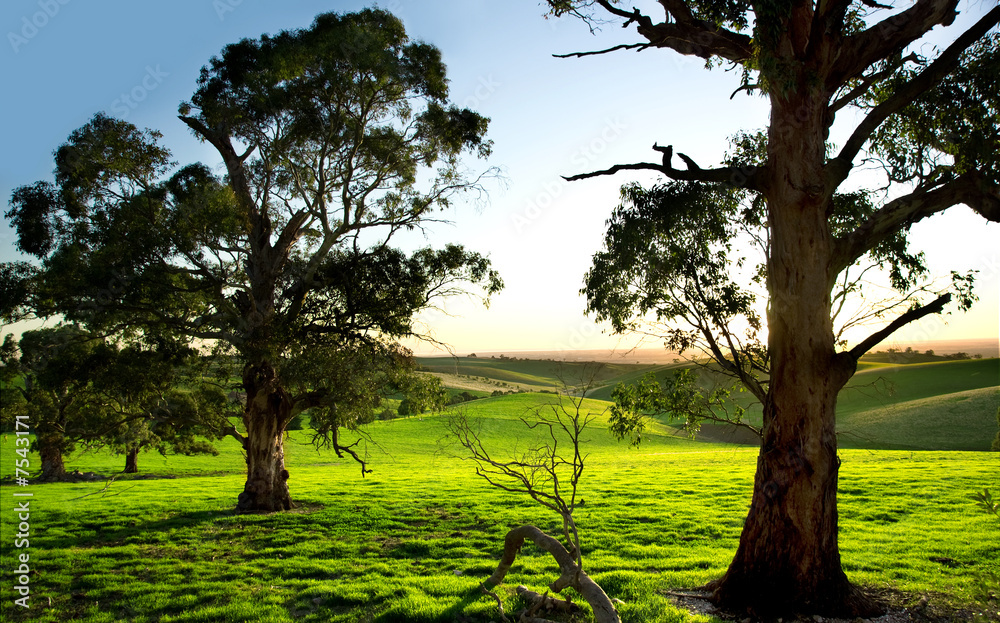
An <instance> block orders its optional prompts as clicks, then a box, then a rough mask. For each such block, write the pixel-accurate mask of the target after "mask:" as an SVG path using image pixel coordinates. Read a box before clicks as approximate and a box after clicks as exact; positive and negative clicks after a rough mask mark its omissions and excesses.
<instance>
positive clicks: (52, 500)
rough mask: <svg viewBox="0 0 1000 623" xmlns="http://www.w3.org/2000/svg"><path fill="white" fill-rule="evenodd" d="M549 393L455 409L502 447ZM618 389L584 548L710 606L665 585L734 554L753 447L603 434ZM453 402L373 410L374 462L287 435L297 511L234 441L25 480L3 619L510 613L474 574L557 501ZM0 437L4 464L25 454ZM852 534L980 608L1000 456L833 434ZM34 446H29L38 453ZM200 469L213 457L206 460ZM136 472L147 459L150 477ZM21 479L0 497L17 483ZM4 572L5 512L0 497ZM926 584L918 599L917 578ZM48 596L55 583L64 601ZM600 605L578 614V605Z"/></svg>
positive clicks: (482, 621) (865, 549)
mask: <svg viewBox="0 0 1000 623" xmlns="http://www.w3.org/2000/svg"><path fill="white" fill-rule="evenodd" d="M557 400H559V399H558V398H557V397H556V396H553V395H551V394H520V395H513V396H504V397H498V398H488V399H484V400H480V401H474V402H471V403H465V404H464V405H462V406H461V407H460V409H461V410H462V412H463V413H464V414H465V416H466V417H467V418H468V419H469V420H470V421H471V422H473V423H474V424H475V425H476V426H478V427H479V430H480V431H481V432H482V438H483V441H484V443H485V444H488V446H489V447H490V448H492V449H494V450H495V451H496V452H497V453H499V454H504V453H508V452H514V451H520V450H523V449H525V448H527V447H529V446H530V445H532V444H534V443H536V442H537V441H538V437H537V436H535V435H534V434H532V433H530V432H529V431H527V430H526V429H525V427H524V426H523V424H522V423H521V422H520V418H522V417H527V418H530V417H531V416H532V414H533V413H534V412H535V410H536V409H546V408H550V407H551V406H552V405H557V404H558V403H557ZM607 406H608V403H606V402H602V401H596V400H593V401H588V402H586V403H585V408H586V409H588V410H590V411H591V412H593V413H594V414H595V415H597V416H598V421H595V422H594V425H593V426H592V427H591V428H590V429H588V433H589V434H588V441H587V443H586V444H585V451H586V452H587V455H588V458H587V468H586V471H585V475H584V480H583V482H582V490H581V494H582V497H583V498H584V499H585V501H586V502H585V504H584V506H582V507H581V508H580V510H579V511H578V514H577V519H578V522H579V525H580V527H581V530H583V546H584V561H585V565H586V566H587V568H588V570H589V572H590V573H591V574H592V575H593V576H594V577H595V579H597V580H598V581H599V582H600V583H601V584H602V585H603V586H604V588H605V589H606V590H607V591H608V593H609V595H611V596H612V597H615V598H617V599H620V600H622V601H623V602H624V603H623V604H622V605H621V606H620V610H621V614H622V618H623V621H625V622H627V623H666V622H670V623H673V622H681V621H707V620H708V619H706V618H704V617H699V618H695V619H692V618H690V617H688V615H687V614H686V613H683V612H681V611H679V610H677V609H676V608H675V607H674V606H673V605H671V603H670V601H669V597H668V595H667V594H666V592H665V591H667V590H669V589H671V588H683V587H692V586H696V585H699V584H701V583H704V582H705V581H707V580H709V579H711V578H713V577H717V576H719V575H720V574H721V573H723V572H724V570H725V568H726V566H727V564H728V562H729V560H730V559H731V557H732V555H733V552H734V550H735V547H736V544H737V540H738V537H739V532H740V529H741V526H742V522H743V518H744V516H745V514H746V510H747V506H748V503H749V496H750V492H751V487H752V481H753V469H754V465H755V462H756V450H755V449H753V448H739V447H733V446H726V445H719V444H708V443H703V442H698V441H691V440H688V439H686V438H679V437H675V436H672V435H670V434H668V429H666V428H659V427H654V430H653V431H651V432H650V433H649V434H647V435H644V440H643V443H642V445H641V446H640V447H639V448H638V449H633V448H628V447H627V446H626V445H625V444H622V443H619V442H617V441H616V440H614V439H613V438H612V437H611V436H610V435H609V434H608V432H607V428H606V425H605V424H606V423H605V422H604V421H601V418H603V417H604V416H603V415H601V414H602V413H603V412H604V410H605V408H606V407H607ZM448 417H449V416H448V414H444V415H424V416H421V417H409V418H402V419H398V420H393V421H390V422H377V423H375V424H373V425H372V426H370V427H369V428H368V431H369V432H370V434H371V436H372V438H373V439H374V440H376V441H377V442H378V444H379V446H380V449H376V448H370V450H371V451H372V455H371V459H372V464H373V466H374V467H375V472H374V473H373V474H370V475H369V476H368V477H366V478H361V476H360V470H359V469H358V467H357V465H356V464H355V463H354V462H353V461H351V460H350V459H338V458H337V457H336V456H334V455H333V454H332V453H330V452H326V451H322V452H317V451H316V450H314V449H312V448H311V446H309V445H308V444H307V443H306V436H307V432H306V431H294V432H292V433H291V435H290V437H289V440H288V442H287V444H286V447H287V455H288V466H289V471H290V473H291V478H290V481H289V482H290V486H291V488H292V496H293V498H294V499H295V500H296V501H297V502H298V503H299V505H300V507H299V509H298V510H296V511H295V512H292V513H283V514H281V513H279V514H265V515H234V514H233V512H232V508H233V506H234V502H235V498H236V495H237V494H238V493H239V491H240V490H242V486H243V481H244V475H243V463H242V456H241V453H240V451H239V448H238V447H237V444H236V443H235V442H233V441H231V440H225V441H224V442H223V443H222V444H220V449H221V450H222V454H221V455H220V456H219V457H190V458H189V457H168V458H167V459H162V458H157V457H154V456H152V455H144V456H143V458H142V460H141V463H140V465H141V466H142V467H143V469H144V472H145V475H146V476H148V475H151V474H157V473H158V474H159V475H160V476H170V475H173V474H186V476H183V477H180V478H152V479H145V480H144V479H141V478H133V477H123V478H122V479H120V480H118V481H116V482H114V483H112V484H111V485H110V488H109V490H108V491H107V492H106V493H105V494H101V493H100V491H101V489H102V487H104V483H103V482H98V483H81V484H56V485H31V486H29V487H27V488H18V491H19V492H23V491H31V492H32V493H33V494H34V497H33V498H32V500H31V504H32V514H31V522H32V530H33V536H32V540H31V549H30V552H31V555H32V558H31V560H32V569H33V571H32V578H31V582H32V593H31V595H32V601H31V603H32V604H33V606H32V610H31V611H30V612H28V613H25V612H23V611H21V609H19V608H16V609H15V608H12V607H11V606H10V604H11V603H12V600H13V599H14V597H15V595H14V594H13V593H12V590H11V586H12V585H11V583H10V581H9V577H10V576H9V575H5V576H4V577H5V580H4V581H3V582H2V583H0V606H2V608H3V611H2V618H3V620H4V621H12V622H13V621H17V622H20V621H29V620H30V621H69V620H73V621H89V622H102V623H103V622H107V623H111V622H117V621H135V622H139V623H146V622H148V623H152V622H154V621H155V622H158V623H171V622H182V621H183V622H196V621H198V622H205V623H208V622H212V623H220V622H222V623H229V622H251V621H269V622H279V621H280V622H291V621H304V622H309V623H319V622H326V621H334V622H344V623H347V622H351V623H355V622H357V621H372V622H379V623H390V622H392V623H396V622H399V623H403V622H417V623H421V622H423V623H452V622H453V621H456V620H463V621H467V622H468V623H486V622H487V621H496V620H497V619H498V613H497V609H496V605H495V603H494V602H492V601H491V600H490V599H489V598H486V597H484V596H483V595H482V594H481V593H479V592H478V589H477V587H478V583H479V582H481V581H482V580H483V579H484V578H485V577H487V576H488V575H489V574H490V573H492V571H493V569H494V568H495V565H496V562H497V560H496V559H497V556H498V555H499V553H500V551H501V544H502V540H503V536H504V534H505V532H506V531H507V530H508V529H509V528H510V527H513V526H516V525H520V524H522V523H535V524H537V525H539V526H540V527H542V528H543V529H546V530H550V531H552V532H555V531H556V528H557V525H556V524H557V521H556V517H555V516H554V515H553V514H552V513H551V512H550V511H547V510H545V509H543V508H541V507H540V506H538V505H536V504H533V503H531V502H529V501H527V500H526V499H523V498H522V497H520V496H517V495H514V494H509V493H506V492H503V491H500V490H497V489H495V488H491V487H489V486H487V485H486V484H485V483H484V482H483V481H482V480H481V479H479V478H477V477H476V476H475V474H474V469H473V466H472V465H471V464H470V463H468V462H466V461H462V460H460V458H459V455H460V453H459V451H458V450H459V448H457V447H456V446H455V444H454V443H452V442H451V440H450V438H449V437H448V435H447V432H446V427H445V424H446V422H447V418H448ZM12 449H13V444H12V443H10V442H8V443H4V444H2V445H0V470H2V471H0V473H2V474H3V475H7V474H9V472H10V467H11V466H12V465H13V456H12ZM841 456H842V459H843V467H842V470H841V474H842V476H841V484H840V488H841V496H840V497H841V504H840V516H841V526H842V528H841V536H840V543H841V548H842V556H843V560H844V566H845V570H846V571H847V573H848V575H849V576H850V577H851V579H853V580H854V581H856V582H860V583H863V584H865V585H868V586H872V587H880V588H887V587H891V588H894V589H898V590H903V591H909V592H912V593H914V594H915V595H919V594H931V595H932V601H934V602H935V603H944V602H948V603H951V604H953V605H963V606H966V607H969V608H980V609H981V608H983V607H985V606H986V605H987V604H988V603H989V600H990V596H989V595H990V591H995V590H996V589H995V587H996V585H997V581H998V578H1000V522H998V521H996V519H995V518H993V517H991V516H989V515H987V514H986V513H984V512H982V511H981V510H979V509H978V508H977V507H976V506H975V503H974V501H973V497H972V495H973V493H974V492H976V491H979V490H981V489H983V488H984V487H989V488H992V489H993V490H995V491H996V490H1000V454H996V453H938V452H921V453H912V452H894V451H877V452H873V451H857V450H846V451H843V452H842V453H841ZM32 460H37V457H32ZM121 463H122V460H121V457H109V456H106V455H104V454H101V453H87V454H84V455H82V456H80V457H77V458H75V459H74V460H72V461H71V462H70V463H69V464H68V467H69V468H70V469H74V468H78V469H81V470H83V471H96V472H99V473H101V474H104V475H111V474H113V473H114V472H117V471H118V470H120V469H121ZM197 474H201V475H197ZM140 476H143V475H142V474H141V475H140ZM12 489H13V488H12V487H11V486H10V485H9V484H4V485H2V486H0V498H2V499H4V500H9V499H11V498H10V494H11V492H12ZM0 524H2V526H0V543H2V545H3V548H4V549H3V551H4V553H5V555H4V562H3V565H4V569H5V570H6V569H8V568H9V564H10V562H9V560H10V558H9V552H10V551H11V549H10V544H11V543H12V542H13V533H12V531H13V530H14V522H13V514H12V513H8V512H4V513H2V514H0ZM555 572H556V570H555V568H554V564H553V563H552V561H551V559H550V558H549V557H548V556H547V555H542V554H540V553H539V552H538V551H536V550H534V549H533V548H531V547H525V548H524V550H523V551H522V553H521V555H520V556H519V557H518V560H517V563H516V564H515V567H514V569H513V571H512V573H511V574H510V576H509V577H508V579H507V581H506V582H505V584H504V585H503V586H502V587H501V588H500V590H499V594H500V595H501V597H502V598H503V599H504V602H505V604H506V607H507V608H508V612H509V611H510V610H511V609H513V608H515V607H516V598H515V597H514V595H513V592H512V591H513V588H514V587H515V586H517V585H518V584H521V583H523V584H525V585H527V586H529V587H531V588H534V589H536V590H544V587H545V585H546V584H547V583H548V582H550V581H551V580H552V579H553V578H554V577H555V575H554V574H555ZM914 599H916V597H914ZM50 600H51V601H50ZM585 620H586V619H585Z"/></svg>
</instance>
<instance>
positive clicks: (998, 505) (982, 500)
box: [976, 489, 1000, 517]
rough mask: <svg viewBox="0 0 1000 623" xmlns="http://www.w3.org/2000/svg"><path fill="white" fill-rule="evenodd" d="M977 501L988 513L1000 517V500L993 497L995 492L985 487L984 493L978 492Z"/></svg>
mask: <svg viewBox="0 0 1000 623" xmlns="http://www.w3.org/2000/svg"><path fill="white" fill-rule="evenodd" d="M976 501H977V502H978V504H979V506H980V507H982V508H983V510H985V511H986V512H987V513H992V514H993V515H996V516H997V517H1000V501H997V500H994V499H993V494H992V493H990V490H989V489H983V492H982V493H977V494H976Z"/></svg>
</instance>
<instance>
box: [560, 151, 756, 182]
mask: <svg viewBox="0 0 1000 623" xmlns="http://www.w3.org/2000/svg"><path fill="white" fill-rule="evenodd" d="M652 149H653V150H654V151H658V152H660V153H662V154H663V157H662V161H661V163H659V164H656V163H653V162H637V163H634V164H616V165H614V166H613V167H611V168H609V169H603V170H601V171H591V172H589V173H578V174H576V175H570V176H563V179H564V180H566V181H567V182H575V181H577V180H584V179H589V178H592V177H599V176H602V175H614V174H615V173H618V172H619V171H657V172H659V173H662V174H664V175H666V176H667V177H669V178H670V179H673V180H677V181H681V182H710V183H715V184H727V185H729V186H732V187H735V188H745V189H747V190H760V180H761V179H762V171H764V168H763V167H721V168H718V169H703V168H701V167H699V166H698V164H697V163H696V162H695V161H694V160H693V159H692V158H690V157H689V156H687V155H685V154H681V153H678V154H677V157H678V158H680V159H681V160H683V161H684V163H685V164H686V165H687V169H676V168H674V166H673V164H672V160H673V155H674V154H673V146H672V145H668V146H666V147H663V146H660V145H659V144H656V143H654V144H653V147H652Z"/></svg>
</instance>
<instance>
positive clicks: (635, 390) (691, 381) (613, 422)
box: [609, 368, 760, 446]
mask: <svg viewBox="0 0 1000 623" xmlns="http://www.w3.org/2000/svg"><path fill="white" fill-rule="evenodd" d="M710 382H711V381H710V376H708V375H702V374H699V373H698V371H697V370H695V369H691V368H681V369H680V370H677V371H676V372H674V374H673V375H672V376H671V377H669V378H666V379H664V380H663V381H658V380H657V379H656V375H655V374H653V373H649V374H647V375H646V376H644V377H643V378H642V379H641V380H640V381H639V382H638V383H635V384H630V385H626V384H624V383H619V384H618V386H617V387H615V389H614V391H613V392H612V393H611V398H612V399H613V400H614V401H615V405H614V406H613V407H611V415H610V417H609V422H610V428H611V432H612V433H613V434H614V435H615V437H617V438H618V439H626V438H627V439H628V440H629V442H630V444H631V445H633V446H638V445H639V443H640V442H641V441H642V432H643V431H644V430H645V429H646V422H647V421H648V419H649V418H650V417H653V416H657V415H666V416H669V417H671V418H681V419H682V420H683V422H684V428H685V430H687V432H688V434H689V435H690V436H691V437H694V436H695V435H696V434H697V433H698V431H699V430H700V429H701V423H702V422H705V421H709V422H716V423H720V424H731V425H735V426H743V427H745V428H748V429H750V430H752V431H754V432H755V433H757V434H758V435H759V434H760V433H759V432H758V431H757V429H756V428H754V427H753V426H751V425H750V424H748V423H747V421H746V413H747V410H746V408H745V407H743V406H742V405H740V404H737V403H736V402H734V401H733V400H732V398H731V392H730V389H729V386H727V385H715V386H711V385H709V384H708V383H710Z"/></svg>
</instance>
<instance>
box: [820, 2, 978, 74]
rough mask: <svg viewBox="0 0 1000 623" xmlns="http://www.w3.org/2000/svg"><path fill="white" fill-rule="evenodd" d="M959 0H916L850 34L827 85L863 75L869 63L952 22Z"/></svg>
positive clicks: (841, 49) (844, 41)
mask: <svg viewBox="0 0 1000 623" xmlns="http://www.w3.org/2000/svg"><path fill="white" fill-rule="evenodd" d="M957 4H958V0H917V2H915V3H914V4H913V6H912V7H910V8H909V9H907V10H905V11H903V12H901V13H898V14H896V15H891V16H889V17H887V18H886V19H884V20H882V21H881V22H879V23H878V24H875V25H874V26H872V27H871V28H868V29H867V30H865V31H863V32H860V33H858V34H856V35H853V36H851V37H847V38H846V39H844V40H843V41H842V42H841V43H840V45H839V56H838V59H837V60H838V62H837V63H836V65H835V66H834V68H833V71H831V72H830V74H829V76H828V78H827V87H828V88H829V89H830V90H835V89H836V88H838V87H839V86H840V85H842V84H844V83H845V82H847V81H849V80H853V79H854V78H857V77H859V76H861V75H862V74H863V73H864V71H865V70H866V69H867V68H868V67H870V66H871V65H873V64H874V63H876V62H877V61H879V60H880V59H883V58H886V57H889V56H891V55H892V54H893V53H895V52H898V51H900V50H902V49H903V48H905V47H906V46H908V45H909V44H911V43H913V42H914V41H916V40H917V39H919V38H920V37H922V36H923V35H924V34H925V33H926V32H927V31H929V30H930V29H931V28H933V27H935V26H937V25H938V24H941V25H944V26H948V25H950V24H951V23H952V22H953V21H954V20H955V16H956V15H957V12H956V11H955V7H956V5H957Z"/></svg>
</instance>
